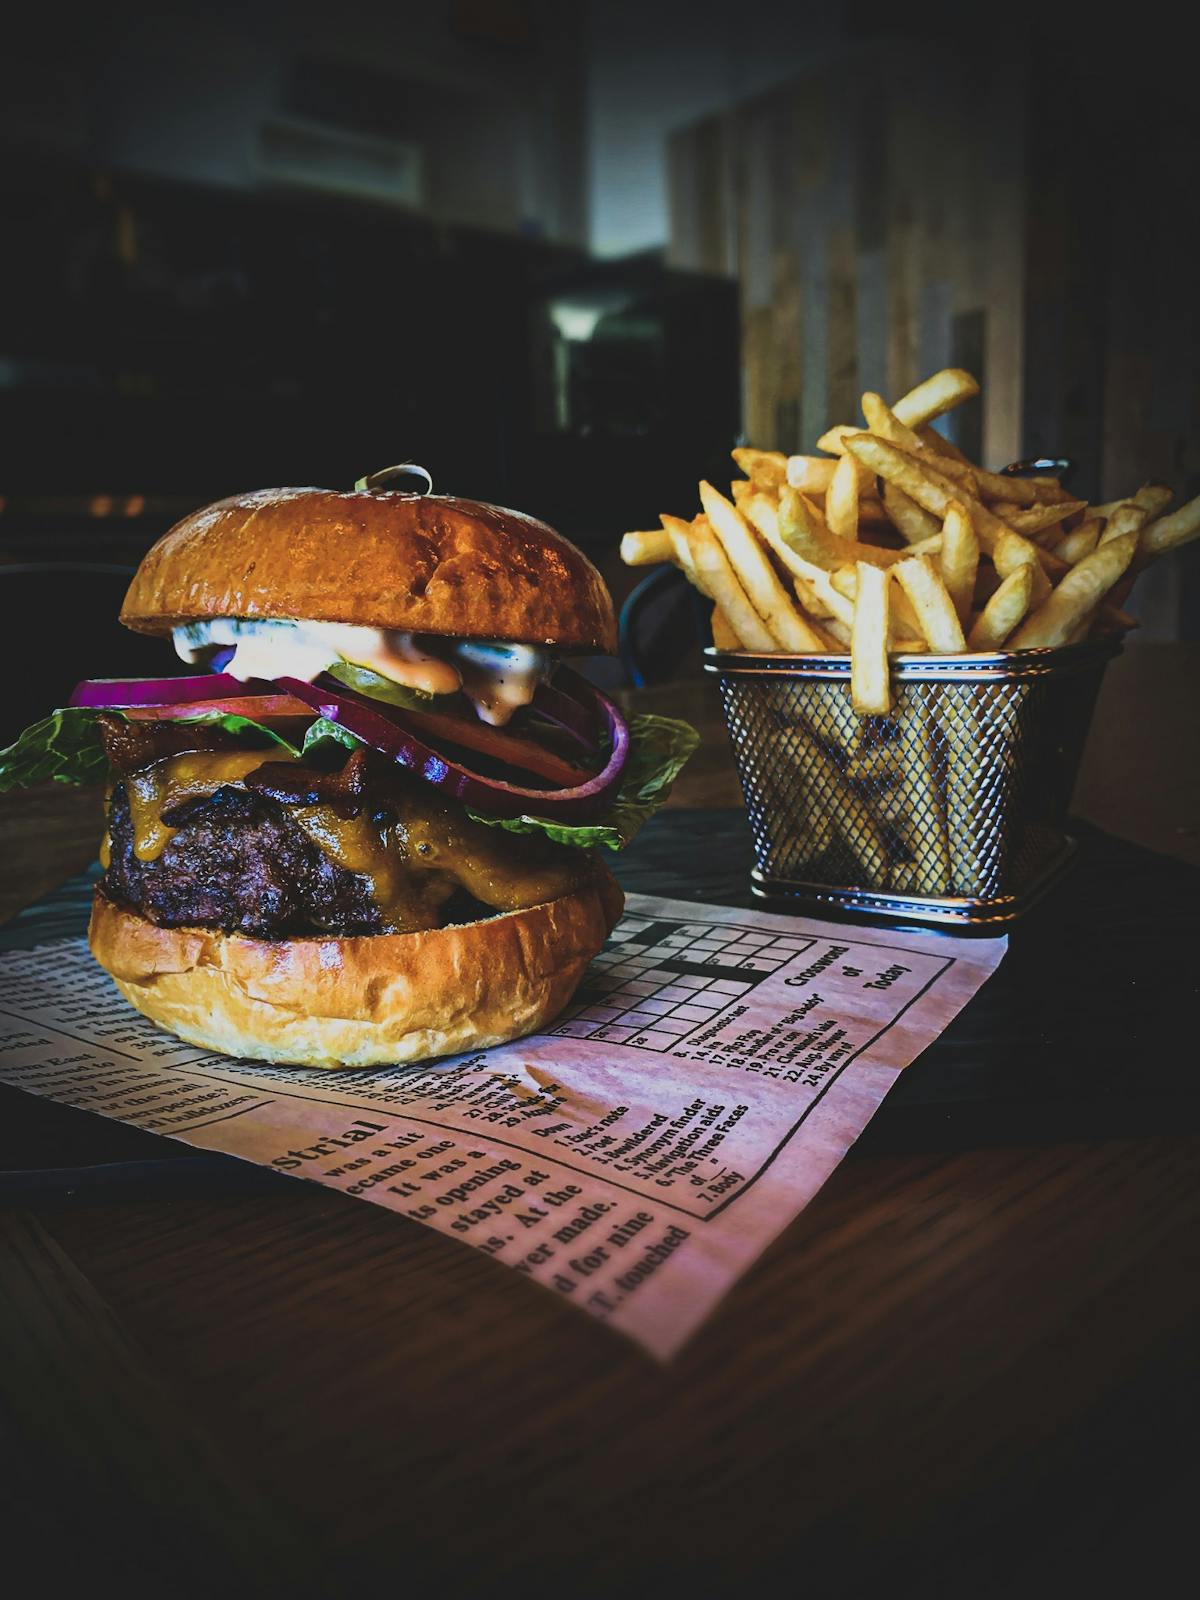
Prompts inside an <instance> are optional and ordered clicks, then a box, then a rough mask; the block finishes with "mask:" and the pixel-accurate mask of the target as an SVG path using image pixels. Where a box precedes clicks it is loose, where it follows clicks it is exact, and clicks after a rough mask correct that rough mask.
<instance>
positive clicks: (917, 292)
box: [668, 42, 1200, 638]
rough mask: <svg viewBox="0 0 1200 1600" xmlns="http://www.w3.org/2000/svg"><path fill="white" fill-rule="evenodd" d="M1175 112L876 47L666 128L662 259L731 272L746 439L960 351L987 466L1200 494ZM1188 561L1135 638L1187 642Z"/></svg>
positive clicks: (1058, 65) (782, 430) (1024, 61)
mask: <svg viewBox="0 0 1200 1600" xmlns="http://www.w3.org/2000/svg"><path fill="white" fill-rule="evenodd" d="M1155 89H1157V91H1158V92H1157V93H1155V92H1152V91H1153V90H1155ZM1185 118H1186V103H1184V104H1178V103H1177V102H1176V100H1175V99H1174V98H1173V97H1172V96H1171V95H1170V94H1168V93H1166V92H1165V90H1164V86H1162V85H1157V86H1154V85H1151V86H1147V87H1146V91H1145V93H1144V94H1142V95H1141V97H1140V98H1137V97H1135V98H1134V99H1132V100H1131V99H1130V98H1129V96H1128V94H1126V95H1125V96H1124V97H1122V96H1119V95H1115V94H1114V93H1113V92H1112V84H1111V82H1110V81H1109V80H1108V79H1107V78H1106V77H1104V76H1103V75H1101V74H1099V73H1095V74H1091V75H1089V73H1087V72H1084V71H1083V70H1082V69H1080V68H1079V67H1078V66H1073V65H1072V63H1071V61H1070V60H1069V59H1066V58H1063V57H1059V56H1055V55H1054V54H1052V53H1041V54H1030V53H1028V52H1019V51H1014V52H1012V53H1011V54H1009V55H1007V56H1006V55H1004V54H1002V53H997V52H995V51H989V52H984V51H978V50H972V51H969V52H968V51H965V50H958V49H955V48H954V47H952V46H945V47H941V48H937V47H929V46H923V47H920V48H910V47H905V46H901V45H896V44H892V43H889V42H881V43H879V44H877V45H874V46H871V47H869V48H862V49H859V50H857V51H855V52H854V54H853V55H846V56H843V57H841V58H835V59H833V60H831V61H830V62H829V63H828V64H827V65H826V66H825V67H824V68H823V69H821V70H819V71H810V72H808V73H806V75H805V76H804V77H802V78H799V79H797V80H796V81H795V82H793V83H789V84H787V85H785V86H783V87H780V88H777V89H774V90H772V91H771V92H770V93H768V94H766V95H763V96H761V97H759V98H757V99H755V100H753V101H751V102H748V103H746V104H744V105H741V106H738V107H736V108H735V109H733V110H730V111H726V112H723V113H721V114H719V115H716V116H713V117H711V118H708V119H706V120H705V121H703V122H700V123H697V124H695V125H693V126H691V127H688V128H685V129H683V130H680V131H679V132H677V133H676V134H674V135H673V136H672V138H671V142H670V146H669V153H668V159H669V183H670V197H671V244H670V259H671V261H672V264H674V265H676V266H679V267H683V268H691V269H699V270H704V271H711V272H720V273H726V274H729V275H731V276H736V277H737V278H738V279H739V282H740V289H741V303H742V332H743V395H742V403H743V434H744V437H745V439H746V441H747V442H749V443H752V444H755V445H758V446H762V447H766V448H778V449H784V450H789V451H794V450H800V449H812V447H813V445H814V442H815V440H816V438H817V436H818V435H819V434H820V433H821V432H822V431H823V429H824V428H826V427H827V426H829V425H830V424H831V423H834V422H839V421H852V420H855V419H857V418H858V416H859V411H858V397H859V395H860V394H861V393H862V391H863V390H864V389H877V390H879V391H880V392H881V393H883V394H884V395H886V396H888V397H895V396H897V395H899V394H902V393H903V392H904V390H905V389H907V388H909V387H911V385H912V384H913V383H915V382H917V381H918V380H919V379H920V378H921V377H923V376H925V375H926V374H927V373H929V372H931V371H934V370H935V369H936V368H938V367H941V366H946V365H956V366H964V367H967V368H968V369H969V370H971V371H972V372H974V373H975V374H976V376H977V377H979V379H980V381H981V383H982V385H983V395H982V397H981V400H980V401H978V402H973V403H972V405H970V406H967V407H963V408H962V410H961V411H960V412H958V413H956V414H955V415H954V416H953V418H952V419H947V432H948V433H950V435H951V437H953V438H954V440H955V442H956V443H957V444H958V445H960V447H961V448H963V449H964V450H966V451H967V452H968V453H969V454H971V455H973V456H976V457H977V458H978V459H981V460H983V461H984V462H985V464H987V465H989V466H992V467H996V466H1000V465H1003V464H1004V463H1005V462H1007V461H1011V460H1014V459H1017V458H1019V457H1022V456H1026V455H1031V454H1034V453H1053V454H1067V455H1070V456H1072V457H1073V458H1074V459H1075V460H1076V461H1077V462H1078V469H1077V475H1076V478H1075V479H1074V480H1073V484H1074V485H1075V486H1077V487H1078V488H1079V490H1080V491H1081V492H1082V493H1084V494H1086V495H1088V496H1090V497H1092V498H1096V499H1100V498H1110V497H1112V496H1114V495H1117V494H1119V493H1125V492H1129V491H1130V490H1131V489H1133V488H1135V487H1136V486H1137V484H1138V483H1140V482H1141V481H1143V479H1145V478H1149V477H1153V478H1158V479H1162V480H1165V481H1168V482H1170V483H1171V484H1172V486H1173V487H1174V488H1175V489H1176V490H1177V492H1179V493H1180V494H1186V495H1192V494H1195V493H1197V492H1200V316H1198V313H1197V309H1196V302H1197V298H1198V296H1197V294H1196V292H1195V291H1194V290H1193V289H1192V281H1193V280H1194V279H1195V276H1196V273H1197V271H1198V270H1200V256H1198V255H1197V254H1196V247H1197V245H1198V244H1200V198H1198V197H1200V170H1198V169H1197V167H1196V148H1197V141H1196V136H1195V134H1194V133H1193V132H1192V130H1191V129H1190V127H1185V125H1184V124H1185ZM1198 554H1200V552H1197V550H1196V548H1195V547H1193V548H1192V549H1190V550H1188V551H1185V552H1183V553H1182V555H1181V556H1180V557H1177V558H1175V559H1173V560H1172V561H1171V562H1170V563H1169V564H1164V565H1163V566H1162V567H1161V568H1160V569H1157V570H1155V571H1154V572H1153V573H1152V574H1150V575H1148V576H1147V578H1146V579H1144V580H1143V584H1142V587H1141V589H1140V591H1139V599H1138V606H1137V607H1135V608H1134V609H1140V614H1141V616H1142V620H1143V630H1142V631H1143V636H1144V637H1165V638H1171V637H1177V636H1179V635H1180V633H1183V634H1184V635H1185V636H1192V637H1200V560H1197V555H1198Z"/></svg>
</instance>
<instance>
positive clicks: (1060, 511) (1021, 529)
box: [992, 500, 1087, 538]
mask: <svg viewBox="0 0 1200 1600" xmlns="http://www.w3.org/2000/svg"><path fill="white" fill-rule="evenodd" d="M992 510H993V511H994V512H995V514H996V516H998V517H1000V518H1001V520H1002V521H1004V522H1007V523H1008V525H1009V527H1010V528H1012V529H1013V530H1014V531H1015V532H1017V533H1023V534H1025V535H1026V536H1027V537H1028V538H1033V537H1035V536H1036V535H1037V534H1039V533H1045V532H1046V530H1047V529H1048V528H1055V527H1057V526H1058V524H1059V523H1060V522H1062V521H1063V520H1064V518H1066V517H1073V516H1075V514H1076V513H1077V512H1079V511H1086V510H1087V501H1086V500H1061V501H1058V502H1056V503H1052V504H1050V505H1033V506H1021V505H1018V504H1017V503H1016V501H1015V500H993V501H992Z"/></svg>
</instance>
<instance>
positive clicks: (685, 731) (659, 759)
mask: <svg viewBox="0 0 1200 1600" xmlns="http://www.w3.org/2000/svg"><path fill="white" fill-rule="evenodd" d="M699 743H700V735H699V734H698V733H697V732H696V730H695V728H693V727H692V725H691V724H690V723H688V722H677V721H676V720H675V719H674V718H673V717H654V716H649V715H646V714H643V715H642V716H637V717H631V718H630V719H629V757H628V759H627V761H626V763H625V771H624V773H623V774H622V775H621V787H620V788H619V789H618V791H617V797H616V799H615V800H614V801H613V803H612V805H611V807H610V808H609V810H608V811H607V812H606V813H605V815H604V816H603V817H601V818H600V819H599V820H598V821H596V822H590V823H577V824H574V825H569V824H566V823H562V822H552V821H550V820H549V819H548V818H546V817H510V818H505V819H503V820H501V819H500V818H498V817H486V816H484V815H483V814H482V812H479V811H472V812H470V813H469V814H470V815H471V816H472V817H474V818H475V820H476V822H486V823H488V824H489V826H491V827H493V828H507V829H508V830H509V832H510V833H544V834H545V835H546V836H547V838H549V839H553V840H555V841H556V843H558V844H570V845H574V846H575V847H576V848H577V849H580V850H593V849H595V848H596V847H597V846H599V845H604V846H606V847H607V848H608V849H609V850H623V849H624V848H625V846H626V845H627V844H629V843H630V841H631V840H632V839H633V838H634V837H635V836H636V834H637V833H638V831H639V830H640V828H641V827H642V825H643V823H645V822H648V821H649V820H650V818H651V817H652V816H653V815H654V813H655V812H656V811H657V810H658V809H659V807H660V806H661V805H663V804H664V802H665V801H666V799H667V796H668V795H669V794H670V792H671V785H672V784H673V783H674V781H675V779H676V778H677V777H678V776H679V773H680V770H681V769H682V767H683V765H684V763H685V762H686V761H687V759H688V757H689V756H690V755H691V754H692V752H693V751H694V750H695V748H696V746H697V745H698V744H699Z"/></svg>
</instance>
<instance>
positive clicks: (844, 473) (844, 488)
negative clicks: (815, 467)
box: [825, 456, 858, 539]
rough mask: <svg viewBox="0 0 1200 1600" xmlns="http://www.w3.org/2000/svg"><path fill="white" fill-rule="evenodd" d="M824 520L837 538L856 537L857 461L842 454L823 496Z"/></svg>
mask: <svg viewBox="0 0 1200 1600" xmlns="http://www.w3.org/2000/svg"><path fill="white" fill-rule="evenodd" d="M825 521H826V522H827V523H828V525H829V531H830V533H834V534H836V535H837V536H838V538H839V539H857V538H858V463H857V462H856V461H855V459H854V457H853V456H842V457H841V458H840V459H839V461H838V464H837V467H836V469H835V471H834V474H833V480H832V482H831V483H830V485H829V493H828V494H827V495H826V496H825Z"/></svg>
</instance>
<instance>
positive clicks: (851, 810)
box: [705, 640, 1120, 931]
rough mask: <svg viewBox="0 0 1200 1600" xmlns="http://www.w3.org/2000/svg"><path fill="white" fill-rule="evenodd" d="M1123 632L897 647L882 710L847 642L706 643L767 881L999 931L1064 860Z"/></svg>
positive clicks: (904, 917)
mask: <svg viewBox="0 0 1200 1600" xmlns="http://www.w3.org/2000/svg"><path fill="white" fill-rule="evenodd" d="M1119 649H1120V644H1119V642H1118V641H1116V640H1102V641H1095V642H1088V643H1086V644H1079V645H1071V646H1069V647H1066V648H1063V649H1058V650H1030V651H1021V652H1020V653H1012V654H995V655H976V656H898V657H896V658H894V659H893V662H892V680H893V691H894V694H895V702H894V704H893V707H892V711H891V713H890V714H889V715H888V716H886V717H861V716H859V715H858V713H857V712H856V711H855V710H854V708H853V706H852V704H851V701H850V658H849V657H848V656H844V655H838V656H789V655H750V654H747V653H744V652H738V653H729V652H723V651H718V650H714V649H709V650H706V651H705V656H706V660H705V670H706V671H708V672H712V673H715V674H717V677H718V679H719V687H720V693H721V701H722V705H723V707H724V712H725V722H726V726H727V727H728V729H729V737H730V741H731V743H732V745H733V754H734V759H735V761H736V762H737V767H738V772H739V775H740V777H741V783H742V791H743V793H744V795H745V797H746V809H747V811H748V813H749V817H750V827H751V831H752V833H753V836H754V853H755V863H756V864H755V867H754V870H753V872H752V874H751V877H752V880H753V888H754V892H755V893H756V894H759V895H761V896H764V897H770V898H774V897H783V898H790V899H797V900H802V901H805V902H807V903H809V904H811V905H815V906H818V907H822V908H825V909H829V908H835V909H838V910H842V911H848V912H854V913H857V914H860V915H865V916H868V917H877V918H880V919H883V920H888V921H904V922H928V923H934V924H940V925H943V926H945V925H948V924H952V925H958V926H961V927H964V928H967V929H970V928H977V929H979V930H981V931H982V930H986V929H992V930H994V931H998V930H999V927H1000V926H1002V925H1003V924H1005V923H1007V922H1010V921H1011V920H1013V919H1014V918H1015V917H1017V916H1019V915H1020V914H1021V912H1022V911H1024V910H1025V909H1026V908H1027V907H1028V906H1029V905H1031V904H1032V903H1033V901H1034V900H1035V899H1036V898H1037V897H1038V896H1039V895H1041V894H1042V893H1043V892H1044V891H1045V890H1046V889H1047V888H1048V887H1049V885H1050V884H1051V883H1052V882H1053V880H1054V879H1055V878H1056V877H1057V876H1058V874H1059V873H1060V872H1061V871H1062V870H1063V869H1064V868H1065V866H1066V865H1067V863H1068V861H1069V859H1070V857H1071V855H1072V854H1073V852H1074V848H1075V847H1074V843H1073V841H1072V840H1070V839H1069V838H1068V837H1067V836H1066V835H1065V834H1064V832H1063V824H1064V822H1065V820H1066V814H1067V808H1068V806H1069V804H1070V800H1071V791H1072V789H1073V788H1074V784H1075V777H1076V773H1077V771H1078V768H1079V761H1080V758H1081V756H1082V754H1083V746H1084V741H1085V740H1086V738H1087V732H1088V724H1089V722H1090V721H1091V715H1092V710H1093V707H1094V705H1095V701H1096V694H1097V692H1098V690H1099V687H1100V680H1101V677H1102V676H1103V673H1104V668H1105V666H1106V664H1107V662H1108V661H1109V659H1110V658H1111V657H1112V656H1114V655H1115V654H1117V652H1118V651H1119Z"/></svg>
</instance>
